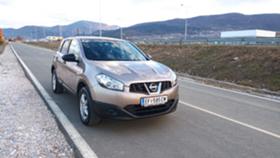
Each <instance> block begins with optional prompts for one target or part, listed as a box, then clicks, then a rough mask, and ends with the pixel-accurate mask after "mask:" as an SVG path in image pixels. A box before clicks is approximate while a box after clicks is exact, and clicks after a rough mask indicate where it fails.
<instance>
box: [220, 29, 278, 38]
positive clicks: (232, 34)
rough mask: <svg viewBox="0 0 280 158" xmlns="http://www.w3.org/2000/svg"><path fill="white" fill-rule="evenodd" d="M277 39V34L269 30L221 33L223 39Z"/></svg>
mask: <svg viewBox="0 0 280 158" xmlns="http://www.w3.org/2000/svg"><path fill="white" fill-rule="evenodd" d="M264 37H270V38H275V37H276V32H274V31H267V30H240V31H224V32H221V38H264Z"/></svg>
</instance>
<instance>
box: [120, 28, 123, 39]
mask: <svg viewBox="0 0 280 158" xmlns="http://www.w3.org/2000/svg"><path fill="white" fill-rule="evenodd" d="M120 37H121V39H123V28H122V27H121V26H120Z"/></svg>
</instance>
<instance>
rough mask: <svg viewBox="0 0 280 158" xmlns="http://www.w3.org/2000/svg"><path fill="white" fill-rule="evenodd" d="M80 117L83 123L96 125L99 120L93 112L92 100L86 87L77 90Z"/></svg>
mask: <svg viewBox="0 0 280 158" xmlns="http://www.w3.org/2000/svg"><path fill="white" fill-rule="evenodd" d="M79 104H80V118H81V121H82V122H83V124H84V125H86V126H91V125H97V124H99V123H100V122H101V119H100V117H99V116H98V115H97V114H96V113H95V112H94V110H93V106H94V102H93V100H92V99H91V96H90V93H89V91H88V90H87V88H85V87H83V88H81V90H80V91H79Z"/></svg>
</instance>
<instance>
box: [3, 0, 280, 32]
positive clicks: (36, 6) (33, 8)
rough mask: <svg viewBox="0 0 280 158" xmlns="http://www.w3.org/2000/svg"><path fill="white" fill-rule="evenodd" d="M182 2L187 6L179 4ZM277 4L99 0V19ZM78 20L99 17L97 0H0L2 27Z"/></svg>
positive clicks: (274, 1) (135, 19) (269, 8)
mask: <svg viewBox="0 0 280 158" xmlns="http://www.w3.org/2000/svg"><path fill="white" fill-rule="evenodd" d="M182 3H184V4H185V6H186V8H183V7H180V4H182ZM279 6H280V1H279V0H195V1H194V0H172V1H171V0H116V1H114V0H101V17H102V18H101V19H102V22H104V23H108V24H117V25H121V26H129V25H132V24H136V23H141V22H147V21H158V20H165V19H172V18H185V17H186V16H187V17H193V16H199V15H210V14H220V13H228V12H241V13H245V14H256V13H280V8H279ZM186 10H187V11H188V12H187V13H186ZM77 20H91V21H99V0H79V1H70V0H0V26H1V27H21V26H24V25H48V26H52V25H56V24H68V23H71V22H74V21H77Z"/></svg>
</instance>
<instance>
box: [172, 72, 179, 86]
mask: <svg viewBox="0 0 280 158" xmlns="http://www.w3.org/2000/svg"><path fill="white" fill-rule="evenodd" d="M177 82H178V81H177V75H176V74H175V73H174V72H172V87H174V86H176V85H177Z"/></svg>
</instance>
